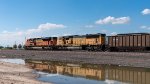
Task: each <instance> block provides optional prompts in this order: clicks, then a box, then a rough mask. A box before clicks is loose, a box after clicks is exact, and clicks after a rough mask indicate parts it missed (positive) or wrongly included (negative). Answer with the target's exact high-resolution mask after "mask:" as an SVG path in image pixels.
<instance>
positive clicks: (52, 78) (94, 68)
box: [0, 59, 150, 84]
mask: <svg viewBox="0 0 150 84" xmlns="http://www.w3.org/2000/svg"><path fill="white" fill-rule="evenodd" d="M0 61H4V62H10V63H17V64H25V65H26V66H29V67H30V68H32V69H34V70H35V71H36V72H35V73H37V74H38V75H39V77H38V78H37V80H40V81H43V82H50V83H54V84H150V80H149V79H150V69H149V68H135V67H123V66H114V65H92V64H73V63H66V62H65V63H64V62H56V61H45V60H41V61H40V60H39V61H38V60H22V59H0Z"/></svg>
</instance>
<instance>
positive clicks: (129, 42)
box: [108, 33, 150, 51]
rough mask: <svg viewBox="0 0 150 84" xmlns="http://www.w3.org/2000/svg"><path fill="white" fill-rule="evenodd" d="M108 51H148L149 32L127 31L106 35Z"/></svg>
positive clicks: (149, 48) (149, 46) (149, 45)
mask: <svg viewBox="0 0 150 84" xmlns="http://www.w3.org/2000/svg"><path fill="white" fill-rule="evenodd" d="M108 45H109V50H110V51H148V50H150V34H149V33H127V34H117V35H115V36H108Z"/></svg>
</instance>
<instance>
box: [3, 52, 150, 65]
mask: <svg viewBox="0 0 150 84" xmlns="http://www.w3.org/2000/svg"><path fill="white" fill-rule="evenodd" d="M0 58H21V59H33V60H50V61H62V62H74V63H90V64H109V65H120V66H132V67H145V68H150V53H147V52H145V53H144V52H88V51H40V50H1V51H0Z"/></svg>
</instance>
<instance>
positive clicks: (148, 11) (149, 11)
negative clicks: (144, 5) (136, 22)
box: [141, 9, 150, 15]
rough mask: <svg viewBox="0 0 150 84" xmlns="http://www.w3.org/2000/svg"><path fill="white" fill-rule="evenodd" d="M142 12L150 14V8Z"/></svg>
mask: <svg viewBox="0 0 150 84" xmlns="http://www.w3.org/2000/svg"><path fill="white" fill-rule="evenodd" d="M141 13H142V14H143V15H148V14H150V9H144V10H143V11H142V12H141Z"/></svg>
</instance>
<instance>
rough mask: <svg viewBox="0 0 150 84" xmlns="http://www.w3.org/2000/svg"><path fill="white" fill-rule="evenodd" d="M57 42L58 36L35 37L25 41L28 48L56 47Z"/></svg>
mask: <svg viewBox="0 0 150 84" xmlns="http://www.w3.org/2000/svg"><path fill="white" fill-rule="evenodd" d="M56 44H57V37H42V38H33V39H27V41H26V43H25V48H26V49H33V48H34V49H36V48H42V49H54V48H55V46H56Z"/></svg>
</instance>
